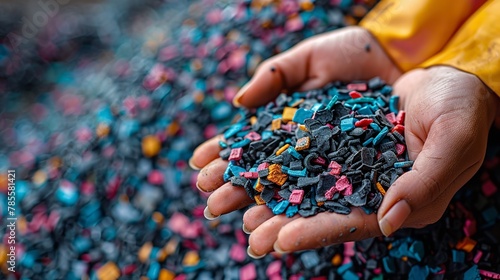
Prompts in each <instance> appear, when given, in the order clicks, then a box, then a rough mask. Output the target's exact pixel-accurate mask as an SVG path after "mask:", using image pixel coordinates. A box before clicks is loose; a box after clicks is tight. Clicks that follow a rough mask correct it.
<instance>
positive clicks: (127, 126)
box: [118, 120, 140, 140]
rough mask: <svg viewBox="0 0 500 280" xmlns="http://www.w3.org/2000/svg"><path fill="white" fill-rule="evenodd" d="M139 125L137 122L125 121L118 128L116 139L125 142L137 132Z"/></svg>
mask: <svg viewBox="0 0 500 280" xmlns="http://www.w3.org/2000/svg"><path fill="white" fill-rule="evenodd" d="M139 128H140V123H139V122H138V121H137V120H125V121H123V122H122V123H121V125H120V127H119V128H118V138H119V139H121V140H126V139H127V138H129V137H130V136H132V135H134V134H135V133H137V132H138V131H139Z"/></svg>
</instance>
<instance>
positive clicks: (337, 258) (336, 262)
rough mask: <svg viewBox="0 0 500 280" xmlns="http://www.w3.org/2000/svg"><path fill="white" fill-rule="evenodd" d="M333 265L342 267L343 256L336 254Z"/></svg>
mask: <svg viewBox="0 0 500 280" xmlns="http://www.w3.org/2000/svg"><path fill="white" fill-rule="evenodd" d="M332 264H333V265H334V266H340V265H341V264H342V256H341V255H340V254H335V256H333V258H332Z"/></svg>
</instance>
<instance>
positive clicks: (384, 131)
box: [373, 126, 389, 145]
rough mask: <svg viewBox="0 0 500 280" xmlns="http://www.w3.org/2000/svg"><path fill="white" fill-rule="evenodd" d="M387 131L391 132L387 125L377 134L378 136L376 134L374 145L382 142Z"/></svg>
mask: <svg viewBox="0 0 500 280" xmlns="http://www.w3.org/2000/svg"><path fill="white" fill-rule="evenodd" d="M387 133H389V128H388V127H387V126H386V127H384V128H383V129H382V130H381V131H380V132H379V133H378V134H377V136H375V138H374V139H373V145H378V144H380V142H382V140H383V139H384V137H385V136H386V135H387Z"/></svg>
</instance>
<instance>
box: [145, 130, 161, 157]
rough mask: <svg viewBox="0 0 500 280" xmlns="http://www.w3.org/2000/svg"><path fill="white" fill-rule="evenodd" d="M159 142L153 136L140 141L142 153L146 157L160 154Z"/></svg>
mask: <svg viewBox="0 0 500 280" xmlns="http://www.w3.org/2000/svg"><path fill="white" fill-rule="evenodd" d="M160 149H161V142H160V139H159V138H158V137H156V136H155V135H148V136H145V137H144V138H143V139H142V153H143V154H144V155H145V156H146V157H154V156H156V155H157V154H158V153H160Z"/></svg>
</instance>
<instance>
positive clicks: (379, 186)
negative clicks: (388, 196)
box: [375, 182, 385, 195]
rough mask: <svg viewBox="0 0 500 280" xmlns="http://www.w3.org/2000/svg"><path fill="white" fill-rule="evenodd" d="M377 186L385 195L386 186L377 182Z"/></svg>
mask: <svg viewBox="0 0 500 280" xmlns="http://www.w3.org/2000/svg"><path fill="white" fill-rule="evenodd" d="M375 185H376V186H377V189H378V191H379V192H380V193H381V194H382V195H385V190H384V187H382V185H381V184H380V183H379V182H377V184H375Z"/></svg>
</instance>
